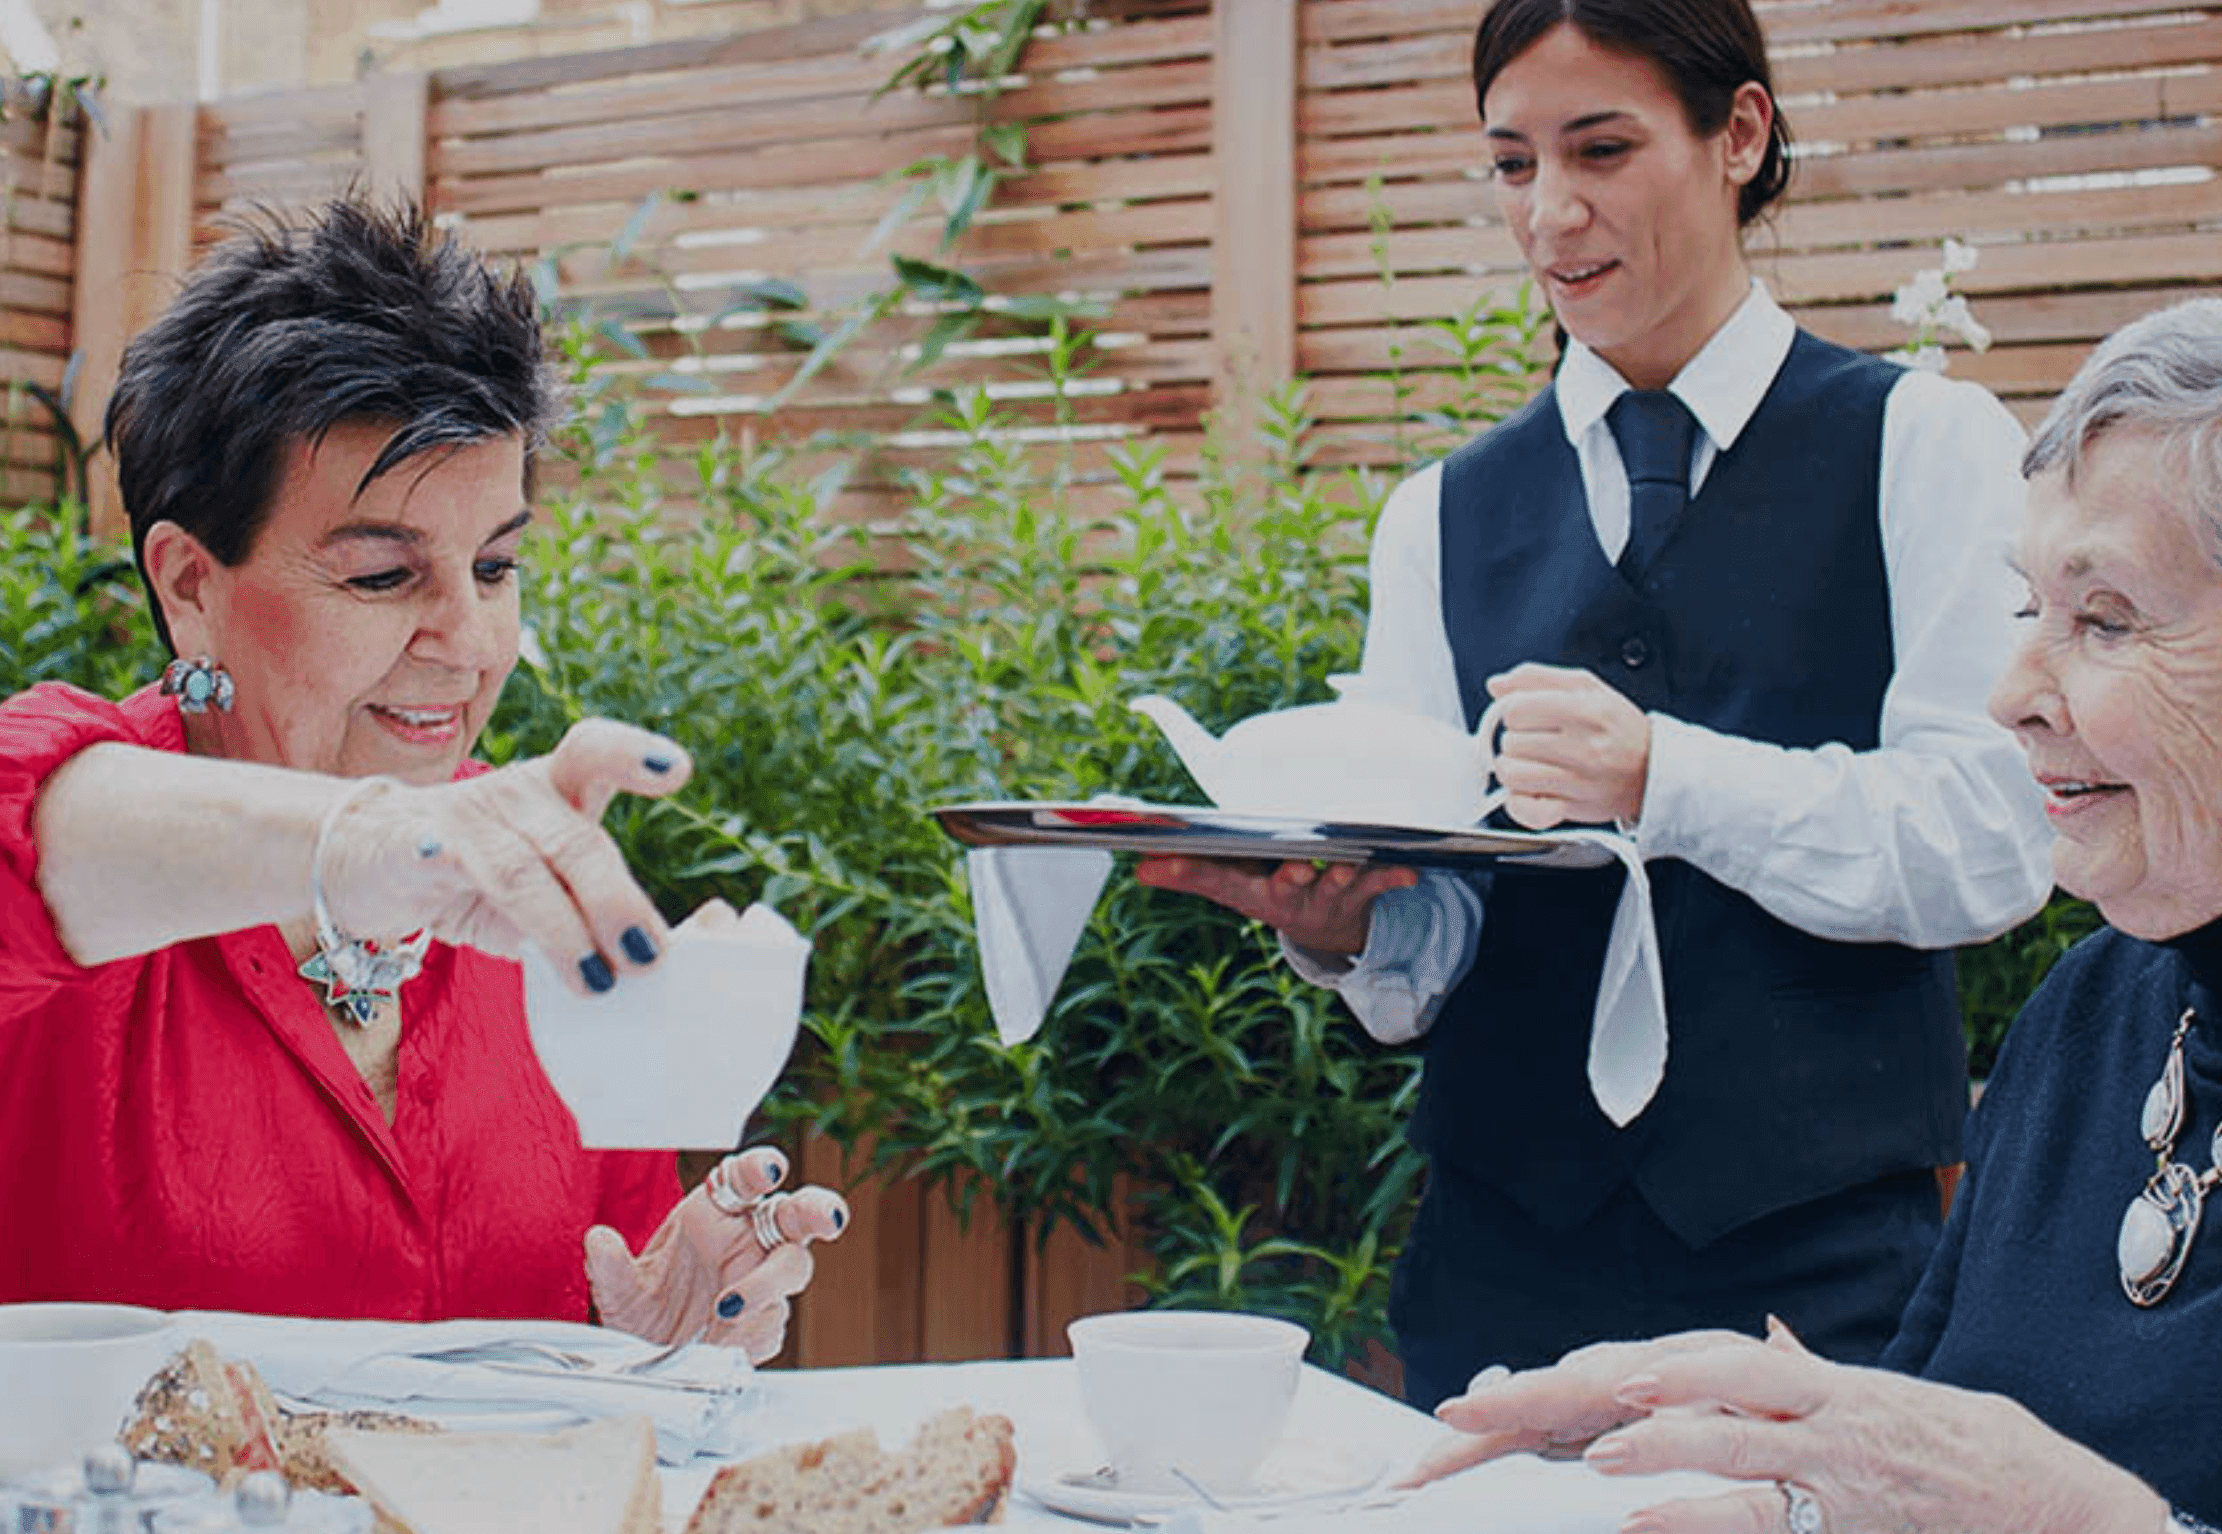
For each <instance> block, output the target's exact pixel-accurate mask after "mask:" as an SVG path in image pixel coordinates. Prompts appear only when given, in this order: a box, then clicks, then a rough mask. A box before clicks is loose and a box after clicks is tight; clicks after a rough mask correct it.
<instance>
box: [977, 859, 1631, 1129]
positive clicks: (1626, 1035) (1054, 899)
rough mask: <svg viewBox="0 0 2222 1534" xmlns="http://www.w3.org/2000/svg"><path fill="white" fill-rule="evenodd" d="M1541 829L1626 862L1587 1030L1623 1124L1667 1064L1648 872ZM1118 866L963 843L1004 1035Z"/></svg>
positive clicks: (1608, 1110) (1039, 1014) (1037, 994)
mask: <svg viewBox="0 0 2222 1534" xmlns="http://www.w3.org/2000/svg"><path fill="white" fill-rule="evenodd" d="M1545 834H1546V835H1547V836H1549V837H1550V838H1551V839H1552V840H1554V841H1562V842H1569V843H1578V844H1583V845H1588V846H1594V847H1596V848H1598V849H1600V850H1601V851H1603V852H1605V853H1607V854H1608V855H1610V856H1611V857H1613V858H1614V859H1615V860H1617V861H1618V862H1619V863H1620V865H1621V867H1623V868H1624V869H1626V870H1627V873H1628V878H1627V882H1626V884H1625V885H1624V886H1623V887H1622V889H1621V892H1620V903H1619V905H1618V907H1617V908H1616V909H1615V910H1614V912H1613V923H1612V932H1611V935H1610V937H1609V939H1608V940H1607V942H1606V945H1605V967H1604V971H1603V973H1602V974H1601V975H1600V976H1599V978H1598V983H1597V1000H1596V1004H1595V1006H1594V1007H1593V1009H1592V1010H1591V1013H1590V1031H1589V1088H1590V1092H1591V1094H1592V1095H1593V1096H1594V1097H1595V1098H1596V1100H1597V1106H1598V1107H1599V1108H1600V1109H1601V1110H1603V1112H1604V1114H1605V1116H1606V1117H1607V1118H1609V1119H1611V1120H1612V1121H1613V1123H1614V1124H1616V1125H1619V1126H1621V1127H1623V1128H1625V1127H1626V1126H1627V1125H1628V1124H1629V1123H1631V1122H1633V1121H1634V1119H1635V1117H1636V1115H1637V1114H1639V1113H1641V1112H1643V1110H1644V1108H1645V1107H1646V1106H1647V1105H1649V1103H1650V1101H1651V1099H1652V1097H1653V1096H1654V1095H1655V1094H1656V1093H1657V1092H1658V1090H1659V1083H1660V1081H1661V1080H1663V1079H1664V1078H1665V1076H1666V1057H1667V1018H1666V983H1665V981H1664V979H1663V978H1662V977H1661V975H1660V971H1659V934H1658V929H1657V925H1656V924H1655V923H1654V922H1653V920H1652V916H1651V880H1650V879H1649V877H1648V876H1646V875H1645V873H1644V871H1643V859H1642V858H1641V857H1639V856H1638V855H1637V853H1636V844H1635V842H1634V841H1633V840H1632V839H1631V838H1629V837H1627V836H1624V835H1621V834H1620V833H1618V832H1613V831H1588V830H1571V831H1553V832H1547V833H1545ZM1110 872H1111V854H1110V853H1108V852H1101V851H1097V850H1094V849H1092V848H1069V847H975V848H973V849H971V850H970V851H969V852H968V853H967V854H966V855H965V874H966V877H967V878H968V879H969V880H970V881H971V884H972V920H973V926H974V929H975V931H976V932H977V933H978V935H979V940H980V964H981V969H982V972H983V973H984V975H985V977H986V981H987V990H988V1009H989V1011H990V1012H992V1013H993V1014H994V1016H995V1029H996V1032H997V1033H998V1034H999V1035H1000V1036H1001V1037H1002V1040H1003V1042H1004V1043H1006V1044H1015V1043H1019V1042H1021V1041H1023V1040H1025V1039H1030V1038H1032V1037H1033V1036H1034V1033H1035V1031H1036V1030H1037V1029H1039V1028H1040V1027H1041V1025H1042V1019H1043V1018H1044V1017H1046V1016H1047V1015H1048V1013H1049V1004H1050V1002H1051V1001H1052V1000H1053V999H1055V997H1056V995H1057V986H1058V984H1059V982H1061V981H1062V980H1063V979H1064V977H1065V968H1066V966H1067V965H1069V964H1070V963H1071V962H1072V953H1073V949H1074V947H1075V946H1076V945H1077V944H1078V943H1079V941H1080V933H1081V931H1082V930H1083V929H1084V928H1085V927H1086V926H1087V923H1088V915H1089V913H1090V912H1091V911H1093V910H1094V909H1095V904H1096V900H1097V898H1098V897H1099V896H1100V895H1101V894H1102V893H1103V886H1104V882H1105V880H1106V879H1107V878H1109V876H1110Z"/></svg>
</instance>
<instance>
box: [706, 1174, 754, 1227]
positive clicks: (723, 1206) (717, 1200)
mask: <svg viewBox="0 0 2222 1534" xmlns="http://www.w3.org/2000/svg"><path fill="white" fill-rule="evenodd" d="M702 1191H703V1192H704V1193H705V1194H707V1195H709V1199H710V1202H711V1204H713V1205H714V1206H715V1207H716V1208H717V1210H718V1212H719V1213H720V1214H729V1215H731V1216H732V1217H733V1218H734V1219H736V1220H737V1219H739V1218H740V1217H741V1216H742V1215H744V1214H747V1213H748V1211H749V1201H748V1200H747V1199H745V1198H743V1197H741V1196H740V1195H739V1194H738V1193H735V1192H734V1191H733V1189H732V1187H731V1185H730V1184H728V1183H727V1182H726V1180H725V1163H724V1162H722V1161H720V1162H719V1163H718V1164H717V1165H716V1166H714V1167H712V1168H710V1175H709V1176H707V1177H705V1178H703V1179H702Z"/></svg>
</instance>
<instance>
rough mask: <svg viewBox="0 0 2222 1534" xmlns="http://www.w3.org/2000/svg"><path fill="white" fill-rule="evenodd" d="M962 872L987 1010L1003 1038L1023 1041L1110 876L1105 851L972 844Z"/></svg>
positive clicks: (1044, 1012) (1043, 1013)
mask: <svg viewBox="0 0 2222 1534" xmlns="http://www.w3.org/2000/svg"><path fill="white" fill-rule="evenodd" d="M964 872H965V878H966V879H967V880H969V881H970V883H971V885H972V927H973V931H974V932H975V933H977V934H978V936H979V940H980V970H981V974H982V976H983V977H984V978H985V980H986V982H987V988H988V1011H989V1012H991V1013H992V1014H994V1017H995V1031H996V1033H997V1034H998V1035H1000V1036H1001V1038H1002V1040H1003V1042H1004V1043H1006V1044H1019V1043H1023V1042H1025V1041H1026V1040H1028V1039H1030V1038H1032V1037H1033V1036H1034V1034H1035V1032H1036V1031H1037V1030H1038V1029H1039V1028H1040V1027H1041V1025H1042V1019H1043V1018H1045V1017H1047V1016H1048V1015H1049V1004H1050V1002H1051V1001H1053V1000H1055V999H1056V996H1057V987H1058V985H1059V984H1060V983H1062V982H1063V980H1064V978H1065V967H1066V966H1067V965H1069V964H1071V963H1072V951H1073V949H1074V948H1076V947H1078V946H1079V943H1080V934H1081V932H1082V931H1083V930H1085V929H1086V927H1087V925H1088V916H1089V914H1090V913H1091V912H1093V911H1094V910H1095V908H1096V900H1097V898H1098V897H1100V896H1101V895H1102V894H1103V886H1104V882H1105V881H1106V880H1107V879H1109V878H1110V877H1111V854H1110V853H1108V852H1103V851H1099V850H1098V849H1096V848H1093V847H974V848H973V849H972V850H971V851H969V852H967V853H966V854H965V859H964Z"/></svg>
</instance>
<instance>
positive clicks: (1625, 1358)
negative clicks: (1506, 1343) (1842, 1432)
mask: <svg viewBox="0 0 2222 1534" xmlns="http://www.w3.org/2000/svg"><path fill="white" fill-rule="evenodd" d="M1737 1348H1747V1349H1750V1350H1752V1351H1754V1352H1756V1351H1757V1350H1758V1348H1759V1341H1758V1339H1757V1338H1755V1337H1746V1336H1744V1335H1743V1334H1742V1333H1741V1332H1726V1331H1710V1332H1682V1333H1678V1334H1676V1335H1674V1336H1671V1337H1660V1338H1657V1339H1655V1340H1653V1341H1650V1342H1598V1343H1592V1344H1591V1345H1590V1346H1588V1347H1586V1348H1577V1349H1575V1350H1574V1351H1573V1352H1571V1353H1569V1354H1567V1355H1566V1356H1565V1357H1564V1358H1562V1359H1560V1360H1559V1361H1558V1362H1557V1363H1555V1364H1552V1365H1551V1366H1550V1367H1548V1368H1544V1369H1527V1370H1523V1371H1522V1372H1520V1373H1518V1374H1514V1373H1512V1372H1510V1371H1509V1370H1507V1369H1505V1368H1504V1367H1502V1366H1501V1365H1500V1366H1497V1367H1494V1368H1489V1369H1484V1370H1482V1371H1481V1373H1479V1374H1477V1375H1475V1376H1474V1378H1473V1382H1472V1383H1471V1384H1470V1385H1468V1386H1467V1387H1466V1393H1465V1394H1464V1395H1462V1396H1453V1397H1452V1398H1451V1399H1449V1400H1447V1401H1445V1402H1443V1403H1442V1404H1441V1405H1440V1406H1438V1407H1436V1408H1435V1415H1436V1416H1438V1417H1440V1418H1442V1419H1443V1420H1444V1421H1445V1422H1447V1423H1449V1424H1450V1425H1451V1426H1452V1427H1454V1428H1457V1429H1458V1430H1459V1432H1458V1436H1456V1437H1454V1438H1448V1439H1445V1440H1444V1441H1443V1442H1442V1443H1439V1444H1437V1445H1436V1446H1435V1447H1434V1448H1432V1449H1430V1450H1429V1451H1428V1452H1427V1453H1426V1454H1425V1455H1423V1456H1422V1457H1421V1458H1420V1461H1419V1463H1417V1464H1416V1465H1414V1466H1413V1467H1412V1469H1411V1470H1410V1471H1408V1472H1406V1474H1405V1475H1404V1476H1403V1477H1402V1478H1401V1480H1400V1481H1399V1482H1398V1484H1399V1485H1403V1486H1420V1485H1424V1484H1426V1483H1427V1482H1429V1481H1433V1480H1439V1479H1441V1478H1442V1477H1444V1476H1446V1475H1452V1474H1455V1473H1456V1472H1458V1471H1460V1470H1464V1469H1466V1468H1467V1467H1468V1466H1469V1465H1478V1464H1481V1463H1482V1462H1483V1461H1485V1460H1492V1459H1502V1458H1503V1457H1504V1456H1505V1455H1507V1454H1539V1455H1542V1456H1543V1457H1544V1458H1546V1459H1572V1458H1573V1457H1574V1456H1576V1455H1578V1454H1580V1453H1581V1452H1582V1451H1583V1450H1584V1449H1586V1448H1587V1447H1588V1446H1589V1445H1590V1444H1591V1443H1592V1442H1593V1441H1594V1440H1596V1439H1597V1438H1598V1437H1600V1436H1601V1435H1603V1434H1605V1433H1608V1432H1611V1431H1612V1430H1613V1429H1614V1428H1616V1427H1620V1426H1622V1425H1623V1424H1625V1423H1628V1422H1632V1421H1634V1420H1635V1419H1636V1418H1638V1417H1640V1416H1642V1415H1643V1412H1642V1409H1641V1408H1639V1407H1634V1406H1631V1405H1629V1404H1628V1403H1626V1402H1625V1401H1622V1400H1621V1399H1619V1397H1618V1395H1617V1394H1616V1392H1618V1390H1619V1389H1620V1385H1621V1382H1622V1381H1623V1380H1626V1379H1627V1378H1628V1377H1629V1376H1630V1375H1634V1374H1640V1373H1645V1372H1648V1371H1650V1370H1651V1369H1653V1368H1654V1367H1656V1366H1657V1365H1658V1364H1659V1363H1660V1362H1661V1361H1662V1360H1664V1359H1667V1358H1670V1357H1672V1356H1674V1355H1676V1354H1679V1353H1688V1352H1693V1351H1702V1350H1722V1351H1727V1350H1733V1349H1737Z"/></svg>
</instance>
